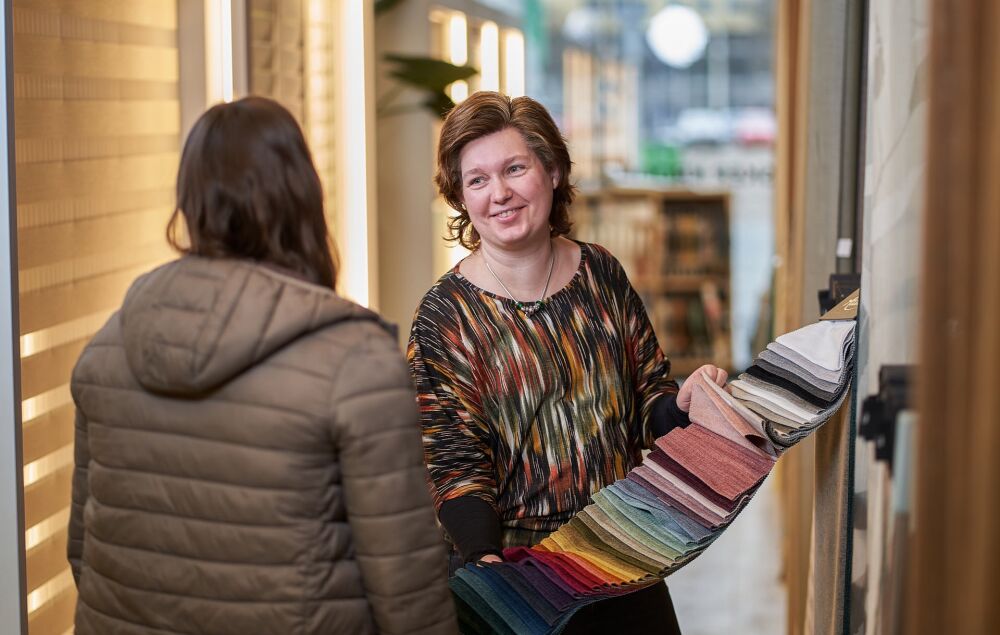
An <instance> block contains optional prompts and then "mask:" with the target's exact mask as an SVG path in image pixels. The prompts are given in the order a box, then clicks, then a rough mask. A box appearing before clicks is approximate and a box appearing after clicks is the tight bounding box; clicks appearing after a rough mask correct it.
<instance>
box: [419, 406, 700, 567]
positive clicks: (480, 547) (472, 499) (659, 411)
mask: <svg viewBox="0 0 1000 635" xmlns="http://www.w3.org/2000/svg"><path fill="white" fill-rule="evenodd" d="M650 416H651V417H652V420H651V421H650V422H649V424H650V427H651V428H652V430H653V434H654V436H655V437H656V438H659V437H662V436H663V435H665V434H667V433H668V432H670V431H671V430H673V429H674V428H684V427H686V426H687V425H688V424H689V423H691V420H690V419H689V418H688V413H686V412H684V411H683V410H681V409H680V406H678V405H677V395H676V394H670V395H665V396H663V397H661V398H660V399H658V400H657V401H656V403H654V404H653V409H652V413H651V415H650ZM438 517H439V518H440V519H441V524H442V525H444V528H445V530H446V531H447V532H448V535H449V536H450V537H451V540H452V542H453V543H454V544H455V548H456V549H458V553H459V554H461V556H462V559H463V560H464V561H465V562H475V561H477V560H479V559H480V558H482V557H483V556H487V555H491V554H492V555H497V556H502V555H503V532H502V530H501V528H500V516H499V515H498V514H497V512H496V510H495V509H494V508H493V506H492V505H490V504H489V503H487V502H486V501H485V500H483V499H481V498H479V497H477V496H459V497H458V498H453V499H451V500H447V501H445V502H444V503H443V504H442V505H441V509H440V511H439V512H438Z"/></svg>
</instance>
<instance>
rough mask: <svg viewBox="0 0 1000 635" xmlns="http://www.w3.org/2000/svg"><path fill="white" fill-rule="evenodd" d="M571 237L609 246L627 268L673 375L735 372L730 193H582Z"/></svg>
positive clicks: (612, 190)
mask: <svg viewBox="0 0 1000 635" xmlns="http://www.w3.org/2000/svg"><path fill="white" fill-rule="evenodd" d="M573 221H574V228H573V237H574V238H577V239H579V240H583V241H585V242H593V243H597V244H600V245H602V246H604V247H606V248H607V249H608V250H610V251H611V253H613V254H614V255H615V256H616V257H617V258H618V259H619V260H620V261H621V263H622V266H624V267H625V271H626V273H627V274H628V276H629V279H630V280H631V281H632V286H634V287H635V289H636V291H638V293H639V295H640V297H642V300H643V302H644V303H645V306H646V310H647V312H648V313H649V319H650V321H651V322H652V324H653V329H654V331H655V332H656V337H657V339H658V340H659V342H660V346H661V348H663V351H664V352H665V353H666V354H667V356H668V357H669V358H670V360H671V364H672V371H673V374H674V375H679V376H685V375H688V374H690V373H691V372H693V371H694V370H695V369H697V368H698V367H699V366H701V365H702V364H715V365H716V366H720V367H722V368H727V369H729V368H730V367H731V365H732V361H731V360H732V354H731V345H730V341H731V340H730V325H729V320H730V308H729V307H730V268H729V195H728V193H726V192H693V191H690V190H681V189H631V188H622V187H614V188H606V189H602V190H596V191H586V192H581V193H580V194H579V195H578V197H577V200H576V203H575V204H574V206H573Z"/></svg>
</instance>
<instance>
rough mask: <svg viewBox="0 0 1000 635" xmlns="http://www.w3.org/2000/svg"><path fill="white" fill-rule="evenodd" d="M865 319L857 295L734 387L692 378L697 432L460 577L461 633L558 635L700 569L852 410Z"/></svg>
mask: <svg viewBox="0 0 1000 635" xmlns="http://www.w3.org/2000/svg"><path fill="white" fill-rule="evenodd" d="M852 300H853V305H850V302H851V301H852ZM845 305H849V306H847V307H846V309H845ZM856 314H857V296H856V294H855V295H852V296H851V297H849V298H847V300H845V301H844V302H843V303H841V304H840V305H838V306H837V307H835V308H834V309H833V310H832V311H830V312H829V313H828V314H827V315H825V316H824V317H823V318H821V321H819V322H816V323H814V324H810V325H808V326H805V327H803V328H801V329H798V330H796V331H793V332H791V333H787V334H785V335H782V336H780V337H778V338H777V339H776V340H775V341H774V342H772V343H771V344H769V345H768V346H767V349H766V350H764V351H763V352H762V353H761V354H760V355H759V356H758V357H757V358H756V360H755V361H754V363H753V364H752V365H751V367H750V368H749V369H747V371H746V372H744V373H742V374H740V376H739V377H738V378H737V379H735V380H733V381H732V382H730V384H729V386H728V387H727V388H728V390H727V389H722V388H720V387H718V386H717V385H715V384H714V383H713V382H711V381H708V380H706V379H705V378H703V377H702V376H700V375H695V376H692V377H690V378H688V380H687V381H689V382H695V385H694V390H693V392H692V399H691V409H690V413H689V415H690V419H691V423H690V425H688V426H686V427H684V428H676V429H674V430H671V431H670V433H668V434H666V435H664V436H662V437H660V438H659V439H657V440H656V444H655V448H654V449H653V450H652V451H651V452H650V453H649V454H648V455H647V456H646V457H645V458H644V460H643V462H642V464H641V465H638V466H636V467H635V468H633V469H632V470H631V471H630V472H629V473H628V475H627V476H626V477H625V478H623V479H621V480H619V481H616V482H615V483H612V484H611V485H608V486H607V487H605V488H603V489H601V490H600V491H598V492H596V493H594V495H593V497H592V498H593V501H594V502H593V503H592V504H590V505H588V506H587V507H585V508H584V509H583V510H582V511H580V512H579V513H578V514H577V515H576V516H575V517H573V519H571V520H570V521H569V522H568V523H566V524H565V525H563V526H562V527H560V528H559V529H558V530H557V531H555V532H553V533H552V534H550V535H549V536H548V537H547V538H545V539H544V540H542V541H541V542H540V543H539V544H537V545H535V546H533V547H530V548H526V547H516V548H512V549H505V550H504V559H505V562H502V563H495V564H469V565H466V567H465V568H463V569H460V570H459V571H458V572H457V573H456V575H455V576H453V577H452V579H451V582H450V584H451V589H452V592H453V594H454V597H455V603H456V607H457V609H458V614H459V622H460V627H461V630H462V632H463V633H466V634H480V633H482V634H487V633H503V634H509V635H515V634H516V635H522V634H539V635H541V634H546V635H547V634H553V633H559V632H561V631H562V629H563V628H564V627H565V626H566V624H567V622H568V621H569V619H570V618H571V617H572V616H573V615H574V614H575V613H576V612H577V611H578V610H580V609H581V608H583V607H584V606H587V605H589V604H592V603H594V602H600V601H601V600H604V599H607V598H610V597H614V596H619V595H622V594H626V593H631V592H634V591H637V590H639V589H643V588H646V587H648V586H650V585H653V584H659V583H661V582H662V580H663V579H664V578H666V577H667V576H669V575H670V574H672V573H674V572H675V571H677V570H679V569H680V568H681V567H683V566H684V565H685V564H687V563H688V562H691V560H693V559H694V558H695V557H697V556H698V554H700V553H701V552H702V551H704V550H705V549H706V548H707V547H708V546H709V545H710V544H712V542H713V541H714V540H715V539H716V538H717V537H718V536H719V535H720V534H721V533H722V531H724V530H725V529H726V527H728V526H729V524H730V523H731V522H732V521H733V519H734V518H735V517H736V515H737V514H739V513H740V511H742V510H743V508H744V507H745V506H746V504H747V503H748V502H749V500H750V498H751V497H752V496H753V495H754V493H755V492H756V491H757V488H758V487H759V486H760V484H761V482H762V481H763V480H764V478H765V477H766V476H767V475H768V474H769V473H770V471H771V469H772V468H773V467H774V464H775V462H776V461H777V460H778V459H779V458H780V457H781V455H782V454H783V452H784V451H785V450H786V449H788V448H790V447H792V446H793V445H795V444H796V443H798V442H799V441H801V440H802V439H804V438H805V437H807V436H808V435H809V434H811V433H812V432H813V431H814V430H816V429H817V428H818V427H819V426H821V425H822V424H823V423H825V422H826V421H827V420H829V419H830V418H831V417H832V416H833V415H834V414H835V413H836V412H837V410H838V409H839V408H840V406H841V405H842V404H843V402H844V399H845V398H846V396H847V393H848V391H849V388H850V379H851V376H852V368H853V361H854V348H855V322H854V317H855V316H856ZM828 316H830V317H828ZM831 317H832V318H833V319H831Z"/></svg>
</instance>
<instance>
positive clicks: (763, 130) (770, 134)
mask: <svg viewBox="0 0 1000 635" xmlns="http://www.w3.org/2000/svg"><path fill="white" fill-rule="evenodd" d="M777 131H778V124H777V122H776V121H775V119H774V113H773V112H771V111H770V110H768V109H766V108H747V109H746V110H743V111H741V112H740V113H739V114H738V115H737V116H736V121H735V122H734V123H733V136H734V137H735V139H736V142H737V143H740V144H743V145H771V144H773V143H774V139H775V136H776V135H777Z"/></svg>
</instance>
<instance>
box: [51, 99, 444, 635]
mask: <svg viewBox="0 0 1000 635" xmlns="http://www.w3.org/2000/svg"><path fill="white" fill-rule="evenodd" d="M322 200H323V197H322V192H321V186H320V182H319V178H318V176H317V174H316V171H315V169H314V167H313V164H312V159H311V157H310V154H309V151H308V149H307V147H306V143H305V140H304V139H303V136H302V132H301V130H300V129H299V127H298V125H297V124H296V122H295V120H294V119H293V118H292V116H291V115H290V114H289V113H288V111H286V110H285V109H284V108H282V107H281V106H280V105H278V104H277V103H276V102H273V101H271V100H268V99H263V98H255V97H249V98H245V99H241V100H239V101H236V102H234V103H230V104H220V105H218V106H215V107H213V108H211V109H210V110H208V111H207V112H206V113H205V114H204V115H203V116H202V117H201V119H199V120H198V122H197V123H196V124H195V126H194V127H193V129H192V130H191V133H190V135H189V136H188V139H187V142H186V143H185V146H184V151H183V155H182V157H181V164H180V170H179V173H178V178H177V205H178V209H177V211H175V213H174V217H173V218H172V219H171V224H170V231H169V232H168V233H169V235H170V237H171V242H172V244H174V246H175V247H176V246H177V245H178V242H177V241H176V240H175V239H174V238H173V237H174V236H175V233H174V229H175V228H176V223H177V221H178V218H179V217H180V216H183V219H184V221H185V224H186V226H187V229H188V240H189V244H190V246H189V247H187V248H184V249H181V251H182V252H184V253H185V255H184V256H183V257H181V258H180V259H178V260H175V261H173V262H171V263H169V264H167V265H164V266H162V267H160V268H158V269H156V270H154V271H152V272H150V273H148V274H146V275H144V276H142V277H140V278H139V279H138V280H137V281H136V282H135V283H134V284H133V285H132V287H131V289H130V290H129V292H128V294H127V296H126V298H125V301H124V304H123V305H122V307H121V309H120V310H119V311H118V312H116V313H115V314H114V315H113V316H112V317H111V319H110V320H109V321H108V323H107V324H106V325H105V326H104V327H103V328H102V329H101V331H100V332H99V333H98V334H97V335H96V336H95V337H94V339H93V341H92V342H91V343H90V344H89V345H88V346H87V348H86V349H85V350H84V351H83V353H82V354H81V356H80V360H79V362H78V363H77V365H76V368H75V370H74V372H73V380H72V392H73V399H74V401H75V403H76V408H77V415H76V457H75V459H76V469H75V472H74V477H73V505H72V515H71V517H70V528H69V549H68V551H69V560H70V563H71V565H72V569H73V575H74V577H75V579H76V582H77V586H78V589H79V601H78V604H77V611H76V632H77V633H78V635H85V634H89V633H98V634H101V635H107V634H110V633H136V634H144V635H152V634H154V633H157V634H161V633H163V634H165V633H205V634H208V633H212V634H229V633H232V634H235V635H248V634H250V633H254V634H257V633H273V634H280V635H287V634H313V633H315V634H320V633H322V634H331V633H343V634H345V635H358V634H364V633H374V632H382V633H420V634H426V635H431V634H437V633H441V634H451V633H456V632H457V626H456V623H455V618H454V610H453V604H452V601H451V595H450V592H449V590H448V586H447V568H446V566H445V547H444V542H443V540H442V537H441V533H440V530H439V529H438V527H437V526H436V524H435V520H434V511H433V507H432V505H431V500H430V497H429V495H428V492H427V486H426V468H425V467H424V465H423V461H422V452H421V442H420V432H419V428H418V424H417V421H418V418H417V411H416V408H415V405H414V395H413V390H412V387H411V386H412V384H411V382H410V378H409V375H408V374H407V369H406V364H405V362H404V360H403V359H402V356H401V355H400V354H399V352H398V351H397V348H396V341H395V337H394V336H393V334H392V330H391V328H390V327H388V326H387V325H386V324H385V323H383V322H382V321H381V320H380V319H379V317H378V316H377V315H376V314H375V313H373V312H371V311H368V310H367V309H364V308H362V307H360V306H358V305H356V304H353V303H351V302H349V301H347V300H344V299H342V298H340V297H338V296H337V295H336V294H335V293H334V279H335V272H334V261H333V258H332V255H331V251H330V247H329V244H330V241H329V236H328V233H327V228H326V222H325V220H324V216H323V204H322Z"/></svg>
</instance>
